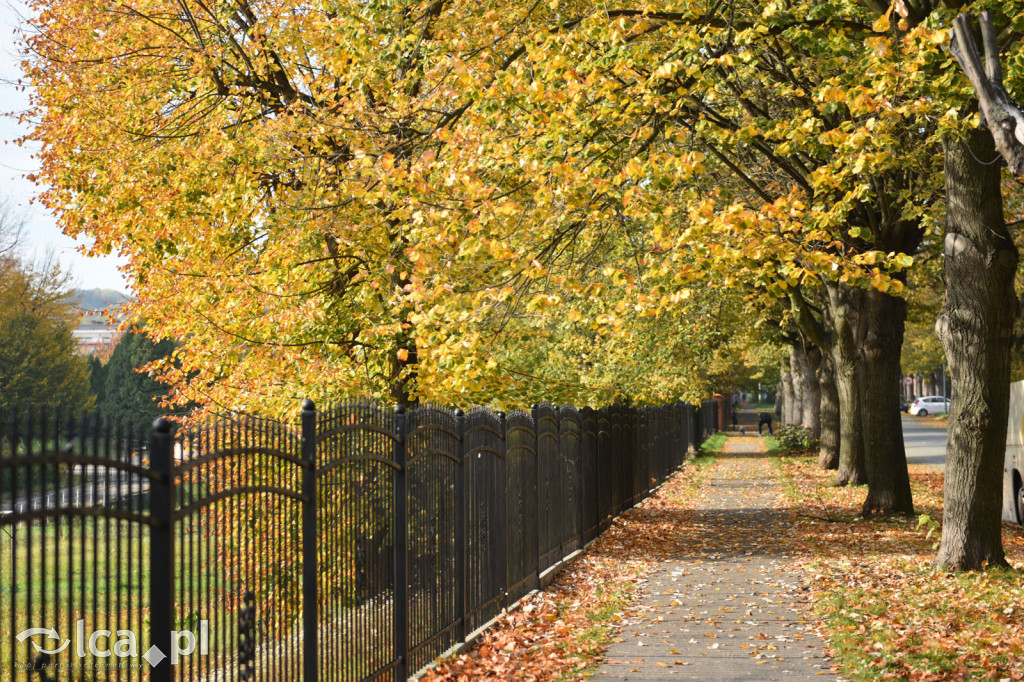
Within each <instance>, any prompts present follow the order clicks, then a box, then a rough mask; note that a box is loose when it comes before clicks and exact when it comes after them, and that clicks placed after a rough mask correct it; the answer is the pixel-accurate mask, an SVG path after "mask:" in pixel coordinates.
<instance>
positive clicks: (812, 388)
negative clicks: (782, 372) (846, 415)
mask: <svg viewBox="0 0 1024 682" xmlns="http://www.w3.org/2000/svg"><path fill="white" fill-rule="evenodd" d="M797 355H799V359H800V360H801V363H800V364H801V371H802V372H803V375H802V379H803V386H802V389H803V390H802V393H803V401H802V403H801V406H802V407H803V414H802V416H801V419H800V423H801V424H803V425H804V426H806V427H807V428H808V429H810V430H811V437H812V438H821V385H820V384H819V383H818V368H819V367H820V366H821V350H820V349H819V348H818V347H817V346H814V345H812V344H810V343H805V344H804V347H803V348H801V349H800V350H798V351H797Z"/></svg>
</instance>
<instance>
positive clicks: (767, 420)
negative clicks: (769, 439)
mask: <svg viewBox="0 0 1024 682" xmlns="http://www.w3.org/2000/svg"><path fill="white" fill-rule="evenodd" d="M765 424H767V425H768V435H769V436H774V435H775V432H774V431H772V413H771V412H759V413H758V415H757V435H759V436H760V435H762V433H761V429H762V427H764V425H765Z"/></svg>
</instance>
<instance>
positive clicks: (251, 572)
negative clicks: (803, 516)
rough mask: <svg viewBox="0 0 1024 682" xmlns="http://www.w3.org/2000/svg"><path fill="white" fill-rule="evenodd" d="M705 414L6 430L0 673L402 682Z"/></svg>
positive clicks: (49, 420) (594, 518) (626, 497)
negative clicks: (148, 430) (147, 430)
mask: <svg viewBox="0 0 1024 682" xmlns="http://www.w3.org/2000/svg"><path fill="white" fill-rule="evenodd" d="M713 420H714V410H713V403H712V402H711V401H705V404H704V405H703V407H702V409H699V410H698V409H696V408H695V407H694V406H692V405H685V404H676V405H668V406H662V407H650V408H639V409H635V408H623V407H609V408H605V409H601V410H591V409H582V410H578V409H576V408H573V407H554V406H551V405H547V404H544V405H539V406H536V407H535V408H534V409H533V410H532V411H531V412H530V413H527V412H522V411H516V412H512V413H510V414H508V415H504V414H501V413H495V412H492V411H489V410H484V409H476V410H471V411H470V412H468V413H466V414H463V413H462V412H461V411H459V410H454V411H453V410H448V409H443V408H439V407H432V406H424V407H418V408H416V409H413V410H411V411H408V412H405V411H402V410H394V409H389V408H387V407H385V406H383V405H378V404H374V403H366V402H354V403H344V404H341V405H338V406H336V407H333V408H331V409H329V410H325V411H319V412H318V411H316V410H315V409H314V407H313V405H312V403H309V402H308V401H307V403H305V404H304V405H303V410H302V413H301V419H300V420H299V422H298V423H294V424H288V423H282V422H277V421H270V420H265V419H257V418H253V417H248V416H235V417H232V418H225V419H219V420H217V421H211V422H209V423H206V424H203V425H201V426H196V427H190V428H180V429H172V427H171V425H170V424H168V423H167V422H158V425H157V426H156V427H155V428H154V429H153V431H152V432H151V433H146V434H140V433H135V432H132V431H131V430H129V429H124V428H119V427H116V426H111V425H109V424H102V423H100V422H99V421H98V420H97V419H96V418H88V419H79V420H72V419H69V418H66V417H63V416H60V415H56V414H45V413H39V412H34V413H30V414H27V415H24V416H11V417H9V418H7V419H6V420H4V421H3V422H2V423H0V510H3V511H2V513H0V531H2V533H0V578H2V579H0V609H2V611H0V634H2V638H0V678H3V679H11V680H15V679H17V680H101V679H102V680H137V679H147V680H154V681H161V680H235V679H238V680H249V679H265V680H296V679H304V680H307V681H315V680H330V681H334V680H337V681H342V680H345V681H348V680H353V681H356V680H369V679H374V680H400V679H405V678H406V677H408V676H409V675H410V674H412V673H414V672H415V671H417V670H418V669H420V668H422V667H423V666H425V665H427V664H429V663H430V662H431V661H432V660H434V659H435V658H437V657H438V656H439V655H440V654H442V653H443V652H445V651H447V650H449V649H450V648H451V647H453V646H455V645H457V644H459V643H461V642H464V641H466V640H467V639H469V638H471V637H472V635H473V633H474V631H475V630H477V629H479V628H481V627H483V626H484V625H486V624H487V623H488V622H489V621H490V620H491V619H492V618H494V617H495V616H496V615H498V613H500V611H501V610H502V609H504V608H507V607H509V606H512V605H513V604H514V603H515V602H516V601H517V600H519V599H521V598H522V597H523V596H525V595H526V594H528V593H529V592H530V591H531V590H534V589H537V588H538V587H539V586H540V585H541V584H542V582H543V580H544V579H545V577H546V576H547V575H548V574H550V573H551V572H552V571H553V570H554V569H555V568H556V567H557V566H558V565H559V564H560V562H562V561H563V560H564V559H565V558H566V557H568V556H570V555H572V554H573V553H574V552H575V551H577V550H579V549H581V548H582V547H583V546H584V545H585V544H586V543H587V542H589V541H590V540H592V539H594V538H595V537H596V536H597V535H598V534H599V533H600V532H601V531H602V530H604V529H605V528H606V527H607V526H608V525H609V524H610V522H611V520H612V518H614V517H615V516H616V515H617V514H619V513H621V512H622V511H623V510H625V509H627V508H629V507H631V506H632V505H634V504H636V503H637V502H639V501H640V500H642V499H643V498H644V497H646V496H647V495H648V494H649V493H650V491H651V490H652V489H653V488H654V487H655V486H657V485H658V484H660V483H661V481H663V480H664V479H665V478H666V477H667V476H668V475H669V474H670V473H671V472H672V471H673V470H674V469H675V468H677V467H678V466H679V465H680V464H681V463H682V460H683V457H684V455H685V453H686V451H687V449H688V448H690V447H691V446H692V447H699V445H700V443H701V441H702V440H703V439H704V438H705V437H706V435H707V434H708V433H710V432H711V431H713V424H714V421H713Z"/></svg>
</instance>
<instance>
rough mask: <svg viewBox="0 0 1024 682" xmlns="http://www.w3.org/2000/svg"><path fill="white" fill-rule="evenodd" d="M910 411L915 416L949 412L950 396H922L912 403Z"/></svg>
mask: <svg viewBox="0 0 1024 682" xmlns="http://www.w3.org/2000/svg"><path fill="white" fill-rule="evenodd" d="M909 412H910V414H912V415H914V416H915V417H927V416H928V415H930V414H945V413H947V412H949V398H943V397H942V396H941V395H926V396H922V397H920V398H918V399H917V400H915V401H914V402H913V403H911V405H910V410H909Z"/></svg>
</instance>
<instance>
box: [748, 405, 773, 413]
mask: <svg viewBox="0 0 1024 682" xmlns="http://www.w3.org/2000/svg"><path fill="white" fill-rule="evenodd" d="M753 407H754V410H756V411H757V412H774V411H775V403H757V404H756V405H754V406H753Z"/></svg>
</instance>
